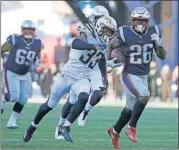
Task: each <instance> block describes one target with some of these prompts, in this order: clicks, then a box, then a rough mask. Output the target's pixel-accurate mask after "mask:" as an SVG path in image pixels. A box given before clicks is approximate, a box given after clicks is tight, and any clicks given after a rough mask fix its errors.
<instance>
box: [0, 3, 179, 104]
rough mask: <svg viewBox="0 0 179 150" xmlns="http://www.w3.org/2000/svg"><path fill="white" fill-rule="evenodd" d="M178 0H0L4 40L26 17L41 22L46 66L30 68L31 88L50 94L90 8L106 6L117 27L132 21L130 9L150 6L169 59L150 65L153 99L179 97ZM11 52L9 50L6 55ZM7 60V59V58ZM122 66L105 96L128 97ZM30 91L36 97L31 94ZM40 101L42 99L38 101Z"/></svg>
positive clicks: (38, 23) (40, 33) (112, 76)
mask: <svg viewBox="0 0 179 150" xmlns="http://www.w3.org/2000/svg"><path fill="white" fill-rule="evenodd" d="M177 3H178V2H177V1H148V0H145V1H113V0H111V1H2V5H1V17H2V18H1V20H2V22H1V43H3V42H4V41H5V40H6V38H7V36H8V35H9V34H12V33H20V25H21V23H22V21H23V20H25V19H31V20H32V21H34V22H35V24H36V25H37V31H36V34H37V36H39V37H40V38H41V39H42V40H43V42H44V45H45V49H44V50H43V51H42V53H41V61H42V63H43V65H42V66H40V67H38V68H37V69H34V68H33V69H32V78H33V81H34V82H33V89H34V90H35V91H34V90H33V92H36V89H39V87H40V91H41V93H42V95H43V96H44V97H47V95H48V93H49V90H50V88H49V87H50V85H51V84H52V80H53V77H54V75H55V74H56V73H57V72H58V71H60V70H61V68H62V67H63V65H64V63H65V61H66V60H67V59H68V53H69V50H70V44H71V40H72V39H73V38H74V37H75V36H76V27H77V24H78V22H82V23H86V22H87V21H88V20H87V17H88V16H89V15H90V12H91V9H92V8H93V7H95V6H96V5H103V6H105V7H106V8H107V9H108V10H109V13H110V14H111V16H112V17H114V18H115V19H116V20H117V22H118V26H121V25H129V24H130V22H129V20H130V13H131V11H132V9H134V8H135V7H137V6H144V7H146V8H148V9H149V10H150V13H151V16H152V17H151V23H152V24H157V25H159V27H160V28H161V30H162V32H163V40H164V44H165V48H166V49H167V59H166V60H165V61H160V60H158V59H155V57H154V60H153V61H152V63H151V73H150V75H149V88H150V90H151V94H152V97H157V98H158V99H160V100H161V101H168V102H172V101H174V99H175V98H176V97H177V96H178V86H177V85H178V13H177V12H178V5H177ZM7 55H8V54H5V56H4V57H6V56H7ZM4 60H5V59H4ZM120 72H121V68H118V69H116V70H115V71H114V72H113V73H112V74H109V83H110V84H109V89H108V92H107V93H106V96H113V95H115V98H116V99H123V95H125V93H124V91H123V88H122V87H121V84H120V82H119V80H120ZM33 92H32V95H33ZM37 101H38V100H37Z"/></svg>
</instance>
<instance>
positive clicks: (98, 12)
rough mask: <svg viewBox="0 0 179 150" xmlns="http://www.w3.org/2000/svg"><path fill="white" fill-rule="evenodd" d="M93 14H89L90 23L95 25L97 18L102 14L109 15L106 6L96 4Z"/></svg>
mask: <svg viewBox="0 0 179 150" xmlns="http://www.w3.org/2000/svg"><path fill="white" fill-rule="evenodd" d="M91 12H92V13H91V15H90V16H89V20H90V23H91V24H92V25H93V26H95V25H96V22H97V20H98V19H99V18H100V17H102V16H109V12H108V10H107V9H106V8H105V7H104V6H100V5H98V6H96V7H94V8H93V9H92V11H91Z"/></svg>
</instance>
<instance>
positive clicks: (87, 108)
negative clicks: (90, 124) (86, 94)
mask: <svg viewBox="0 0 179 150" xmlns="http://www.w3.org/2000/svg"><path fill="white" fill-rule="evenodd" d="M92 108H93V106H91V105H90V101H88V102H87V104H86V106H85V111H90V110H91V109H92Z"/></svg>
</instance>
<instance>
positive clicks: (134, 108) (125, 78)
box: [108, 7, 166, 148]
mask: <svg viewBox="0 0 179 150" xmlns="http://www.w3.org/2000/svg"><path fill="white" fill-rule="evenodd" d="M114 48H120V49H121V50H122V51H123V53H124V55H125V57H126V60H125V64H124V70H123V73H122V79H121V82H122V83H123V86H124V87H125V88H126V90H127V97H126V107H125V108H124V109H123V110H122V112H121V115H120V117H119V119H118V121H117V122H116V124H115V125H114V126H112V127H110V128H109V129H108V133H109V135H110V136H111V137H112V144H113V146H114V147H115V148H119V147H120V143H119V141H118V139H119V137H120V136H119V134H120V132H121V130H122V128H123V127H124V126H125V125H126V124H128V122H129V125H128V128H127V130H126V135H127V136H128V138H129V140H131V141H132V142H137V141H138V139H137V136H136V126H137V122H138V120H139V118H140V116H141V114H142V112H143V110H144V108H145V106H146V105H147V102H148V100H149V98H150V92H149V90H148V84H147V75H148V73H149V69H150V67H149V66H150V62H151V60H152V54H153V49H154V50H155V53H156V55H157V57H158V58H160V59H162V60H164V59H165V57H166V51H165V49H164V48H163V46H162V42H161V32H160V30H159V27H158V26H156V25H154V26H150V14H149V12H148V10H147V9H146V8H144V7H137V8H135V9H134V10H133V11H132V13H131V26H122V27H119V29H118V34H117V35H116V36H115V37H114V38H113V39H112V40H111V41H110V43H109V45H108V58H109V59H110V56H111V51H112V50H113V49H114Z"/></svg>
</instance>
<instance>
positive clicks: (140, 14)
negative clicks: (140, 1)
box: [131, 7, 150, 33]
mask: <svg viewBox="0 0 179 150" xmlns="http://www.w3.org/2000/svg"><path fill="white" fill-rule="evenodd" d="M131 24H132V26H133V28H134V30H135V31H136V32H141V33H143V32H144V31H146V30H147V29H148V27H149V24H150V13H149V11H148V10H147V9H146V8H144V7H137V8H135V9H134V10H133V11H132V13H131Z"/></svg>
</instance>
